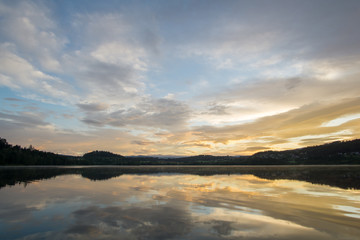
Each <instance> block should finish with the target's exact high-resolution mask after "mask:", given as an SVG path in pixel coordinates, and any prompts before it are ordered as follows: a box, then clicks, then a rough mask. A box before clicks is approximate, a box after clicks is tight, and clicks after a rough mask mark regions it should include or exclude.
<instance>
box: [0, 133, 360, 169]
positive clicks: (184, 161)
mask: <svg viewBox="0 0 360 240" xmlns="http://www.w3.org/2000/svg"><path fill="white" fill-rule="evenodd" d="M311 164H324V165H327V164H360V139H355V140H351V141H337V142H332V143H328V144H324V145H320V146H312V147H305V148H300V149H294V150H286V151H265V152H259V153H256V154H254V155H252V156H212V155H198V156H190V157H179V158H158V157H151V156H138V157H125V156H122V155H119V154H114V153H111V152H107V151H93V152H89V153H86V154H84V155H83V156H68V155H61V154H55V153H52V152H45V151H40V150H37V149H35V148H34V147H32V146H31V145H30V146H29V147H21V146H19V145H15V146H13V145H11V144H9V143H8V142H7V141H6V139H4V138H0V165H311Z"/></svg>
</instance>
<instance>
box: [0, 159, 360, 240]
mask: <svg viewBox="0 0 360 240" xmlns="http://www.w3.org/2000/svg"><path fill="white" fill-rule="evenodd" d="M359 236H360V166H311V167H309V166H271V167H269V166H257V167H253V166H240V167H239V166H183V167H176V166H172V167H165V166H161V167H153V166H151V167H146V166H139V167H117V166H108V167H1V168H0V239H3V240H6V239H9V240H10V239H24V240H25V239H26V240H30V239H55V240H56V239H59V240H60V239H157V240H159V239H160V240H161V239H207V240H208V239H254V240H255V239H292V240H294V239H295V240H296V239H326V240H329V239H342V240H345V239H349V240H350V239H359Z"/></svg>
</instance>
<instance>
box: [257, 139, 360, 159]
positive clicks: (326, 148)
mask: <svg viewBox="0 0 360 240" xmlns="http://www.w3.org/2000/svg"><path fill="white" fill-rule="evenodd" d="M250 159H251V161H252V162H253V164H268V163H272V164H360V139H356V140H352V141H337V142H332V143H327V144H324V145H320V146H312V147H305V148H299V149H294V150H287V151H266V152H259V153H256V154H254V155H253V156H251V157H250Z"/></svg>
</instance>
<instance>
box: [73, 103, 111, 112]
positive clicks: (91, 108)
mask: <svg viewBox="0 0 360 240" xmlns="http://www.w3.org/2000/svg"><path fill="white" fill-rule="evenodd" d="M77 106H78V107H79V108H80V109H82V110H84V111H88V112H97V111H104V110H106V109H107V108H108V107H109V106H108V105H107V104H104V103H78V104H77Z"/></svg>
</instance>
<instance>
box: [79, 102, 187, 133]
mask: <svg viewBox="0 0 360 240" xmlns="http://www.w3.org/2000/svg"><path fill="white" fill-rule="evenodd" d="M189 117H190V108H189V107H188V106H187V105H186V104H184V103H182V102H179V101H176V100H172V99H165V98H161V99H143V101H142V102H140V103H139V104H137V105H135V106H134V107H133V108H129V109H120V110H116V111H112V112H109V113H99V114H97V113H96V114H93V113H88V114H87V115H86V116H85V118H84V119H83V120H82V121H83V122H85V123H87V124H92V125H96V126H102V125H110V126H115V127H121V126H127V125H132V126H144V127H150V128H160V129H177V128H183V127H185V126H186V123H187V121H188V119H189Z"/></svg>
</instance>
